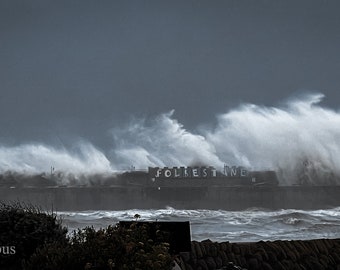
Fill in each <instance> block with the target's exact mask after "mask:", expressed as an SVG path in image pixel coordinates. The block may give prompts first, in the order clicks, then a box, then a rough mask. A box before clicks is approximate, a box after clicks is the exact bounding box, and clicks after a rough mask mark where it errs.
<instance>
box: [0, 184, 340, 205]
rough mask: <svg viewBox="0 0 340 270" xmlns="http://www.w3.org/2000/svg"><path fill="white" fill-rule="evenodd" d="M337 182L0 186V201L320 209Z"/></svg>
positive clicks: (339, 199)
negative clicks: (196, 185)
mask: <svg viewBox="0 0 340 270" xmlns="http://www.w3.org/2000/svg"><path fill="white" fill-rule="evenodd" d="M339 194H340V186H304V187H302V186H287V187H181V188H178V187H162V188H157V187H123V186H118V187H104V186H96V187H44V188H37V187H32V188H28V187H27V188H4V187H2V188H0V200H2V201H21V202H26V203H32V204H34V205H39V206H40V207H41V208H42V209H44V210H52V209H53V210H57V211H80V210H124V209H136V208H137V209H157V208H165V207H169V206H170V207H173V208H177V209H224V210H244V209H248V208H253V207H257V208H267V209H288V208H297V209H321V208H331V207H337V206H340V196H339Z"/></svg>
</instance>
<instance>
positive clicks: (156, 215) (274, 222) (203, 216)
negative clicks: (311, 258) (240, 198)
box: [58, 207, 340, 242]
mask: <svg viewBox="0 0 340 270" xmlns="http://www.w3.org/2000/svg"><path fill="white" fill-rule="evenodd" d="M58 214H59V216H60V217H61V218H62V220H63V224H64V225H66V226H67V227H68V228H69V231H72V230H74V229H77V228H84V227H86V226H93V227H95V228H97V229H99V228H105V227H106V226H108V225H110V224H116V223H117V222H118V221H120V220H134V215H135V214H139V215H140V216H141V218H140V220H143V221H156V220H158V221H190V224H191V233H192V239H193V240H198V241H201V240H204V239H210V240H212V241H217V242H222V241H230V242H247V241H261V240H279V239H280V240H285V239H287V240H296V239H300V240H305V239H317V238H340V207H337V208H333V209H323V210H313V211H304V210H297V209H285V210H278V211H270V210H266V209H255V208H254V209H248V210H245V211H224V210H217V211H215V210H204V209H201V210H177V209H173V208H167V209H150V210H142V209H131V210H123V211H81V212H58Z"/></svg>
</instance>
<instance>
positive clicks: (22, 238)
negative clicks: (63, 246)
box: [0, 202, 67, 269]
mask: <svg viewBox="0 0 340 270" xmlns="http://www.w3.org/2000/svg"><path fill="white" fill-rule="evenodd" d="M66 234H67V229H66V228H64V227H62V225H61V221H60V220H58V219H57V217H56V215H54V214H53V213H51V214H46V213H43V212H42V211H41V210H40V209H39V208H37V207H35V206H32V205H27V204H22V203H19V202H15V203H12V204H6V203H3V202H0V243H1V245H2V246H11V247H14V248H15V254H11V255H7V254H5V255H4V254H0V269H3V268H5V269H21V265H22V263H23V261H25V260H27V259H29V258H30V257H31V255H32V254H33V253H34V252H35V251H36V249H37V247H39V246H42V245H44V244H46V243H51V242H59V243H65V242H66V241H67V238H66Z"/></svg>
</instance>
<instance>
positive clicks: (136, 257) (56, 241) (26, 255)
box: [0, 202, 173, 270]
mask: <svg viewBox="0 0 340 270" xmlns="http://www.w3.org/2000/svg"><path fill="white" fill-rule="evenodd" d="M151 238H153V240H152V239H151ZM165 239H166V237H164V234H162V232H159V231H158V232H157V235H156V238H155V237H151V233H150V228H149V225H148V224H143V225H142V226H139V225H137V223H136V222H134V223H132V224H131V226H130V227H128V228H125V227H122V226H120V225H119V224H117V225H116V226H109V227H107V228H106V229H100V230H95V229H94V228H93V227H87V228H85V229H82V230H77V231H74V232H73V233H72V234H71V235H69V236H67V229H66V228H64V227H63V226H62V225H61V221H60V220H58V219H57V217H56V215H55V214H53V213H51V214H48V213H44V212H42V211H41V210H40V209H39V208H37V207H35V206H32V205H25V204H22V203H12V204H5V203H1V202H0V243H1V246H12V247H15V254H11V255H8V254H7V255H6V254H5V255H4V254H0V269H7V270H18V269H25V270H36V269H44V270H57V269H58V270H64V269H65V270H67V269H74V270H77V269H79V270H83V269H111V270H112V269H119V270H125V269H126V270H129V269H133V270H138V269H139V270H166V269H171V267H172V261H173V260H172V257H171V255H170V254H169V245H168V244H167V243H166V242H165V241H166V240H165Z"/></svg>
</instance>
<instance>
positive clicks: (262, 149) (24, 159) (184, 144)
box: [0, 94, 340, 184]
mask: <svg viewBox="0 0 340 270" xmlns="http://www.w3.org/2000/svg"><path fill="white" fill-rule="evenodd" d="M323 97H324V96H323V95H322V94H310V95H305V96H304V97H302V98H296V99H294V100H290V101H289V102H287V103H286V104H284V105H283V106H281V107H265V106H259V105H254V104H243V105H240V106H239V107H237V108H234V109H232V110H230V111H228V112H226V113H224V114H220V115H218V116H217V117H216V123H215V125H214V127H212V128H205V129H202V128H201V129H197V130H196V131H195V132H192V131H189V130H187V129H186V128H185V127H184V126H183V125H182V124H181V123H180V122H179V121H178V120H176V119H175V118H174V111H171V112H168V113H164V114H161V115H159V116H158V117H155V118H153V119H140V120H134V121H132V122H131V123H129V124H128V125H126V126H125V127H119V128H118V127H116V128H113V129H112V136H113V144H112V147H111V149H110V150H109V151H107V152H103V151H100V150H99V149H97V148H96V147H95V146H94V145H92V144H91V143H89V142H86V143H85V142H82V143H79V145H78V147H76V150H74V149H73V150H72V151H70V150H68V149H64V148H62V149H60V148H54V147H52V146H48V145H44V144H23V145H19V146H15V147H8V146H5V145H3V146H1V147H0V171H1V172H2V173H4V172H8V171H11V172H17V173H23V174H34V173H41V172H48V171H49V169H50V168H51V166H52V167H53V168H56V170H58V171H62V172H65V173H72V174H93V173H112V172H113V171H117V170H124V169H127V168H129V167H130V166H133V167H135V168H138V169H146V168H147V167H148V166H169V167H170V166H189V165H198V164H199V165H213V166H215V167H216V168H218V169H221V168H222V167H223V165H224V164H228V165H239V166H245V167H248V168H250V169H259V170H261V169H273V170H276V171H277V172H278V175H279V178H280V182H281V184H295V183H297V182H298V181H301V179H303V181H307V182H309V183H314V184H334V183H337V184H339V183H340V181H339V176H340V168H339V166H338V164H340V113H339V112H338V111H335V110H332V109H329V108H325V107H322V106H321V105H320V102H321V100H322V99H323ZM198 109H199V108H198ZM203 124H204V123H203Z"/></svg>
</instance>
